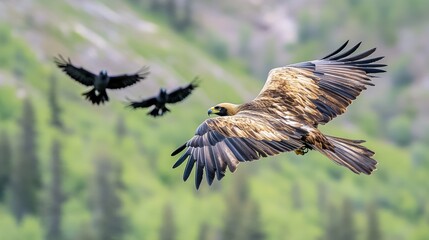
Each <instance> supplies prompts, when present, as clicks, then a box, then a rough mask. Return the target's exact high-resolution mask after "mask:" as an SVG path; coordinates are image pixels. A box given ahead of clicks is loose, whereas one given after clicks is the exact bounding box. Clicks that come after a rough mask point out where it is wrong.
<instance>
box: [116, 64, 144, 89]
mask: <svg viewBox="0 0 429 240" xmlns="http://www.w3.org/2000/svg"><path fill="white" fill-rule="evenodd" d="M147 75H149V67H147V66H145V67H143V68H141V69H140V70H139V71H137V72H136V73H135V74H132V75H128V74H124V75H119V76H112V77H110V81H109V83H108V84H107V88H109V89H120V88H125V87H128V86H131V85H133V84H135V83H137V82H139V81H140V80H143V79H145V78H146V77H147Z"/></svg>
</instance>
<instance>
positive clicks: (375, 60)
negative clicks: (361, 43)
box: [353, 56, 384, 64]
mask: <svg viewBox="0 0 429 240" xmlns="http://www.w3.org/2000/svg"><path fill="white" fill-rule="evenodd" d="M383 58H384V56H382V57H376V58H371V59H365V60H361V61H354V62H353V64H368V63H373V62H377V61H380V60H381V59H383Z"/></svg>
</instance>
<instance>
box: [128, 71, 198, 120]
mask: <svg viewBox="0 0 429 240" xmlns="http://www.w3.org/2000/svg"><path fill="white" fill-rule="evenodd" d="M196 87H198V82H197V78H196V79H195V80H194V81H192V82H191V83H189V84H188V85H187V86H186V87H179V88H177V89H176V90H174V91H172V92H170V93H167V90H166V89H165V88H161V89H160V90H159V94H158V95H157V96H154V97H151V98H148V99H143V100H142V101H140V102H131V104H130V105H129V107H132V108H134V109H136V108H148V107H151V106H152V105H153V106H155V107H154V108H153V109H152V110H151V111H150V112H148V113H147V114H148V115H151V116H153V117H158V116H162V115H164V113H166V112H170V109H168V108H167V107H166V106H165V105H166V104H167V103H177V102H180V101H182V100H183V99H185V98H186V97H187V96H189V95H190V94H191V92H192V90H194V89H195V88H196Z"/></svg>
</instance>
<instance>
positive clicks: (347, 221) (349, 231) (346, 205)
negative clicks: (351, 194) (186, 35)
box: [340, 198, 356, 240]
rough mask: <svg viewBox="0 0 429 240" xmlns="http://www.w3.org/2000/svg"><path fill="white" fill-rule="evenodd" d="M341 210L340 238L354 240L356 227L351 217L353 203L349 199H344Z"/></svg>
mask: <svg viewBox="0 0 429 240" xmlns="http://www.w3.org/2000/svg"><path fill="white" fill-rule="evenodd" d="M342 210H343V211H342V216H341V228H340V239H341V240H354V239H356V229H355V224H354V219H353V204H352V202H351V201H350V199H347V198H346V199H344V201H343V209H342Z"/></svg>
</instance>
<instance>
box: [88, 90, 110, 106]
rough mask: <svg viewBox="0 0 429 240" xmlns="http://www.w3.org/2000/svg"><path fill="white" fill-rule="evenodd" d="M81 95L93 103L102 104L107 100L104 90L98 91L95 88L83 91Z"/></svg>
mask: <svg viewBox="0 0 429 240" xmlns="http://www.w3.org/2000/svg"><path fill="white" fill-rule="evenodd" d="M82 95H83V96H85V98H86V99H87V100H89V101H91V102H92V103H93V104H97V105H99V104H100V103H101V104H104V102H107V101H109V96H107V93H106V90H103V91H100V92H98V91H97V90H95V88H93V89H91V90H90V91H89V92H86V93H83V94H82Z"/></svg>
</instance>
